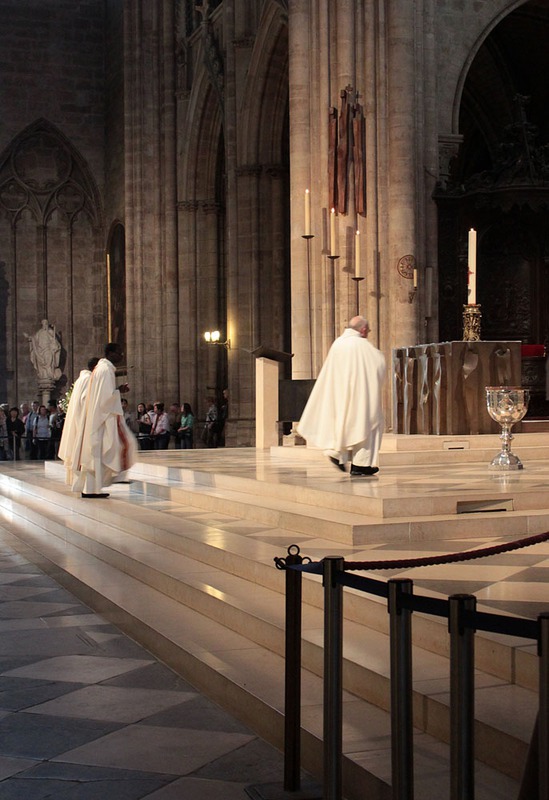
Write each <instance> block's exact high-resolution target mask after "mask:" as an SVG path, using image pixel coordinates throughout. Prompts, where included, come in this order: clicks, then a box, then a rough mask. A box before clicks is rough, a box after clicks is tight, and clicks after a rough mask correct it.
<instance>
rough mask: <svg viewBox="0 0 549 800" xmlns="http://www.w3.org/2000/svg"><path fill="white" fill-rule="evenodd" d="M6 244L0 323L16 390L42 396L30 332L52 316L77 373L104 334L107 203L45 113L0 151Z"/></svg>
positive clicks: (1, 231)
mask: <svg viewBox="0 0 549 800" xmlns="http://www.w3.org/2000/svg"><path fill="white" fill-rule="evenodd" d="M0 243H1V249H2V253H1V255H0V260H2V261H3V262H4V265H5V269H4V276H5V279H6V281H7V285H8V293H7V296H8V303H7V307H6V314H5V319H6V323H5V326H4V328H3V329H0V351H2V352H3V353H5V363H4V364H3V365H0V366H3V367H4V368H5V369H6V370H8V372H9V374H10V381H9V385H8V387H7V389H8V393H9V395H10V396H12V397H27V398H30V397H33V396H36V395H35V393H36V385H37V384H36V380H37V378H36V375H35V373H34V370H33V368H32V365H31V363H30V362H29V358H28V346H27V342H26V340H25V336H24V333H29V332H32V331H34V330H35V329H36V326H37V324H39V321H40V320H41V319H48V320H49V321H50V323H52V324H53V325H54V326H55V328H56V330H57V333H58V335H59V337H60V339H61V343H62V347H63V350H64V351H65V352H66V361H65V362H64V363H65V364H66V375H65V376H63V379H62V382H61V383H59V385H58V386H56V387H55V390H54V395H55V394H56V393H58V392H60V391H62V390H63V385H64V384H66V382H67V381H70V380H72V379H73V378H74V376H75V374H76V373H77V372H78V370H79V369H80V366H81V364H82V363H87V360H88V359H89V357H90V355H91V354H93V353H90V349H91V348H92V347H93V348H98V347H99V346H100V342H101V340H102V339H103V338H104V322H105V320H106V308H105V270H104V258H103V247H104V242H103V210H102V203H101V199H100V195H99V190H98V188H97V185H96V182H95V180H94V178H93V176H92V174H91V172H90V169H89V167H88V165H87V163H86V161H85V159H84V158H83V157H82V156H81V154H80V153H79V152H78V150H77V149H76V148H75V147H74V145H73V144H72V143H71V142H70V140H69V139H67V137H66V136H65V135H64V134H63V133H62V132H61V131H60V130H59V129H58V128H57V127H56V126H55V125H53V124H52V123H50V122H49V121H48V120H46V119H43V118H41V119H38V120H36V121H35V122H33V123H32V124H31V125H29V126H27V127H26V128H25V129H24V130H22V131H21V132H20V133H19V134H18V135H17V136H16V137H14V138H13V139H12V141H11V143H10V144H9V145H8V146H7V147H6V148H5V149H4V151H3V152H2V154H1V155H0Z"/></svg>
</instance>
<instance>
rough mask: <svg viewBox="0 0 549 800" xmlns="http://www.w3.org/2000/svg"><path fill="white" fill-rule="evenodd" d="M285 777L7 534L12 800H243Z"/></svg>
mask: <svg viewBox="0 0 549 800" xmlns="http://www.w3.org/2000/svg"><path fill="white" fill-rule="evenodd" d="M282 777H283V759H282V756H281V754H280V753H279V752H277V751H276V750H275V749H274V748H272V747H270V746H269V745H268V744H266V743H265V742H263V741H262V740H261V739H259V738H258V737H257V736H256V735H255V734H254V733H252V731H250V730H249V729H247V728H246V727H244V726H243V725H241V724H240V723H239V722H237V721H236V720H234V719H233V718H232V717H230V716H229V715H228V714H226V713H225V712H224V711H222V710H221V709H220V708H218V707H217V706H216V705H215V704H213V703H212V702H210V701H209V700H208V699H206V698H205V697H203V696H201V695H200V694H199V693H197V691H196V690H195V689H194V688H193V687H192V686H190V685H189V684H187V683H186V682H185V681H184V680H182V679H181V678H179V677H178V676H177V675H175V673H173V672H171V670H169V669H168V668H167V667H165V666H164V665H162V664H161V663H159V662H158V661H157V660H156V659H155V658H154V657H152V656H151V655H150V654H149V653H148V652H147V651H145V650H144V649H143V648H141V647H139V646H138V645H137V644H135V643H134V642H133V641H132V640H130V639H129V638H128V637H126V636H124V635H123V634H121V633H120V631H118V630H117V629H116V628H114V627H113V626H112V625H110V624H109V623H107V622H105V621H104V620H103V619H102V618H101V617H100V616H98V615H97V614H94V613H92V612H91V611H90V610H89V609H88V608H87V607H86V606H84V605H82V603H80V602H79V601H78V600H76V599H75V598H74V597H73V596H72V595H71V594H69V593H68V592H67V591H65V590H64V589H62V588H60V587H59V586H58V585H57V584H56V583H55V581H54V580H52V578H50V577H48V576H46V575H44V574H43V573H42V572H41V571H40V570H39V569H38V568H37V567H35V566H34V565H33V564H31V563H29V562H28V561H27V560H26V559H25V558H24V557H23V556H22V555H20V554H19V553H17V552H16V551H15V550H14V549H13V548H12V547H11V546H10V545H9V544H8V543H7V541H6V536H5V533H3V532H2V531H1V530H0V797H2V800H46V798H55V799H56V800H69V799H70V800H109V799H110V798H116V799H117V800H138V799H140V798H147V800H180V799H181V798H185V800H219V799H220V798H223V800H241V799H242V798H246V797H249V796H250V795H249V794H248V793H247V792H246V788H248V789H249V788H250V787H251V788H252V789H253V790H259V791H262V787H263V786H265V785H270V784H272V783H275V784H276V783H281V781H282ZM304 781H305V783H304V785H307V784H306V778H304ZM254 787H255V789H254Z"/></svg>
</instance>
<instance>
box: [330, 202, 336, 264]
mask: <svg viewBox="0 0 549 800" xmlns="http://www.w3.org/2000/svg"><path fill="white" fill-rule="evenodd" d="M330 255H331V256H337V253H336V212H335V208H332V210H331V212H330Z"/></svg>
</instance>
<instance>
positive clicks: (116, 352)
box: [73, 343, 137, 497]
mask: <svg viewBox="0 0 549 800" xmlns="http://www.w3.org/2000/svg"><path fill="white" fill-rule="evenodd" d="M121 361H122V353H121V350H120V348H119V346H118V345H117V344H115V343H110V344H108V345H107V346H106V348H105V358H102V359H100V361H99V363H98V364H97V366H96V368H95V369H94V371H93V373H92V376H91V378H90V382H89V386H88V392H87V399H86V409H85V419H84V430H83V434H82V448H81V452H80V459H79V462H78V464H77V465H76V464H75V465H74V472H75V481H74V483H73V490H74V491H78V492H82V497H108V496H109V495H108V493H106V492H103V491H102V489H103V487H105V486H110V485H111V484H112V483H117V482H118V483H119V482H122V481H123V480H125V479H126V477H127V471H128V470H129V469H130V467H131V466H132V464H134V463H135V456H136V450H137V448H136V443H135V439H134V436H133V434H132V433H131V431H130V430H129V428H128V426H127V425H126V422H125V420H124V412H123V410H122V403H121V398H120V392H121V391H122V392H126V391H128V389H129V387H128V385H127V384H123V385H122V386H120V387H118V388H117V387H116V367H115V365H116V364H119V363H120V362H121Z"/></svg>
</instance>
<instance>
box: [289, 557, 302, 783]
mask: <svg viewBox="0 0 549 800" xmlns="http://www.w3.org/2000/svg"><path fill="white" fill-rule="evenodd" d="M302 563H303V559H302V557H301V556H300V555H299V547H298V546H297V545H292V546H291V547H289V548H288V555H287V556H286V566H287V567H289V566H292V565H294V564H302ZM301 593H302V586H301V572H299V571H298V570H296V569H287V570H286V663H285V688H284V789H285V790H286V791H290V792H294V791H296V789H299V788H300V768H301Z"/></svg>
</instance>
